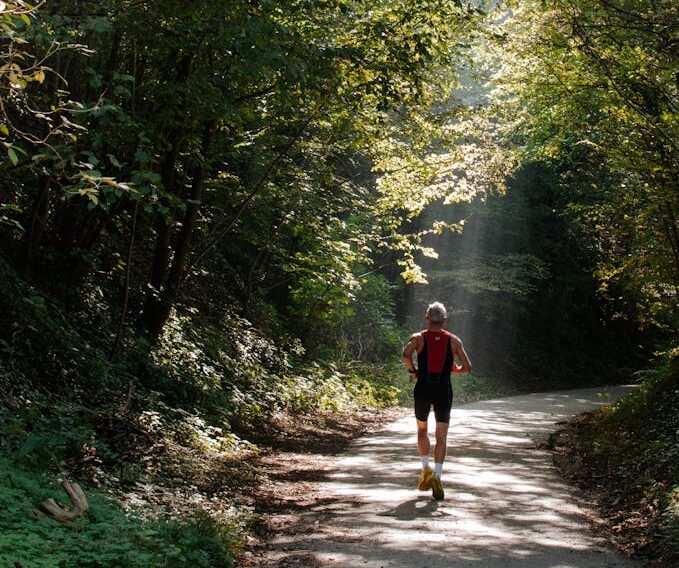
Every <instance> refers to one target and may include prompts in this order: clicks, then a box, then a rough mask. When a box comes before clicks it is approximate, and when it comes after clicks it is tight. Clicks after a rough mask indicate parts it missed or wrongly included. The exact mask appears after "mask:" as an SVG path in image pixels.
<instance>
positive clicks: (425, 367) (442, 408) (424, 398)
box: [413, 330, 454, 422]
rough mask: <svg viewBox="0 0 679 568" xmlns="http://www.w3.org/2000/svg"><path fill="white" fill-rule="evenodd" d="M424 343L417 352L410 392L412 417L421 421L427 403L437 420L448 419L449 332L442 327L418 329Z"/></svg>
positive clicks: (450, 400)
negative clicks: (415, 376)
mask: <svg viewBox="0 0 679 568" xmlns="http://www.w3.org/2000/svg"><path fill="white" fill-rule="evenodd" d="M422 337H423V338H424V345H423V347H422V349H421V350H420V351H418V353H417V383H416V384H415V390H414V392H413V394H414V398H415V417H416V418H417V419H418V420H422V421H425V422H426V420H427V418H428V417H429V412H430V410H431V407H432V406H433V407H434V415H435V416H436V421H437V422H450V409H451V407H452V405H453V387H452V385H451V383H450V374H451V372H452V370H453V365H454V359H453V351H452V341H453V335H452V334H451V333H450V332H448V331H445V330H440V331H431V330H426V331H423V332H422Z"/></svg>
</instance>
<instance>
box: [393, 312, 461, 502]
mask: <svg viewBox="0 0 679 568" xmlns="http://www.w3.org/2000/svg"><path fill="white" fill-rule="evenodd" d="M425 317H426V320H427V329H426V330H424V331H420V332H418V333H415V334H413V335H412V337H411V338H410V340H409V341H408V343H406V346H405V347H404V348H403V362H404V363H405V364H406V367H407V368H408V373H409V374H410V378H411V379H413V380H416V381H417V383H416V384H415V389H414V397H415V418H416V419H417V448H418V450H419V452H420V458H422V474H421V475H420V483H419V485H418V487H417V488H418V489H419V490H420V491H427V490H428V489H431V490H432V495H433V497H434V499H438V500H440V499H443V486H442V485H441V473H442V471H443V460H444V459H445V457H446V442H447V437H448V423H449V422H450V409H451V407H452V405H453V387H452V385H451V383H450V374H451V372H452V373H468V372H469V371H471V368H472V364H471V362H470V361H469V357H468V356H467V353H466V352H465V350H464V347H463V346H462V341H461V340H460V338H459V337H456V336H455V335H453V334H452V333H450V332H449V331H446V330H445V329H443V326H444V324H445V323H446V319H447V314H446V307H445V306H444V305H443V304H442V303H441V302H434V303H433V304H429V306H428V307H427V313H426V316H425ZM414 353H417V368H415V365H414V363H413V354H414ZM456 362H459V364H460V366H458V365H457V364H456ZM432 406H433V407H434V415H435V416H436V446H434V471H432V469H431V468H430V467H429V448H430V444H429V432H427V419H428V418H429V412H430V410H431V407H432Z"/></svg>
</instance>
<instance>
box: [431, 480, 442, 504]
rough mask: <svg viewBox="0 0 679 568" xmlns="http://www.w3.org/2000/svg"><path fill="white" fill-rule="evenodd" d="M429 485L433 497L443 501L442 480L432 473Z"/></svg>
mask: <svg viewBox="0 0 679 568" xmlns="http://www.w3.org/2000/svg"><path fill="white" fill-rule="evenodd" d="M429 486H430V487H431V494H432V497H434V499H436V500H437V501H441V500H442V499H443V485H441V480H440V479H439V478H438V477H436V476H435V475H432V476H431V479H430V480H429Z"/></svg>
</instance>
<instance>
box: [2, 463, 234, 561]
mask: <svg viewBox="0 0 679 568" xmlns="http://www.w3.org/2000/svg"><path fill="white" fill-rule="evenodd" d="M0 479H2V480H3V483H2V485H0V510H2V512H3V513H2V515H1V516H0V534H1V535H2V538H0V566H1V567H2V568H5V567H7V568H10V567H11V568H14V567H15V566H16V565H17V564H16V563H19V565H21V566H24V567H29V566H30V567H31V568H71V567H73V568H75V567H83V568H84V567H88V568H91V567H95V566H96V567H100V568H104V567H109V566H110V567H112V568H113V567H117V568H142V567H144V568H146V567H149V566H174V567H189V566H191V567H199V566H205V567H217V568H229V567H231V566H232V565H233V558H232V553H231V549H233V548H236V544H237V541H236V538H235V527H233V526H230V525H228V524H225V523H221V522H219V521H217V520H215V519H211V518H207V517H204V516H196V517H194V518H185V519H183V520H181V521H178V520H175V519H162V518H151V519H145V518H144V516H143V515H142V514H141V513H142V512H141V511H134V510H130V509H129V508H127V510H126V507H124V505H123V503H121V502H119V501H117V500H116V499H115V498H113V497H112V496H110V495H107V494H105V493H103V492H102V491H98V490H93V489H86V493H87V496H88V501H89V504H90V515H89V517H88V518H79V519H76V520H74V521H71V522H68V523H59V522H57V521H55V520H53V519H51V518H49V517H45V516H43V515H42V514H41V513H39V512H38V511H37V509H38V505H39V504H40V503H41V502H42V501H43V500H44V499H46V498H48V497H54V498H55V500H57V501H67V500H68V499H67V497H66V496H65V494H64V492H63V490H62V489H61V488H60V487H59V486H58V484H57V483H56V481H55V480H52V479H50V478H48V476H46V475H44V474H42V473H40V472H37V471H34V470H31V469H26V468H22V467H20V466H18V465H17V464H16V463H14V462H12V461H11V460H10V459H8V458H7V457H0Z"/></svg>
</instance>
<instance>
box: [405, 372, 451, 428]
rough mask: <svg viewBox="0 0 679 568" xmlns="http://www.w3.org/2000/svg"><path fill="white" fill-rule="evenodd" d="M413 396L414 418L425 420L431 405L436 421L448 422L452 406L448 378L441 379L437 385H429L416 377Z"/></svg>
mask: <svg viewBox="0 0 679 568" xmlns="http://www.w3.org/2000/svg"><path fill="white" fill-rule="evenodd" d="M413 397H414V398H415V418H417V419H418V420H421V421H422V422H426V421H427V419H428V418H429V412H430V411H431V407H432V406H433V407H434V416H436V422H445V423H448V422H450V409H451V408H452V406H453V387H452V385H451V384H450V379H447V380H443V381H442V382H441V384H439V385H430V384H427V383H425V382H423V381H421V380H420V379H418V381H417V383H416V384H415V389H414V390H413Z"/></svg>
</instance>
